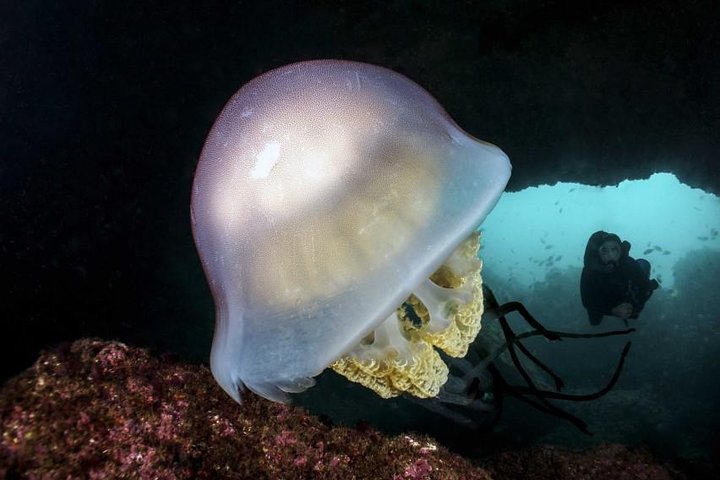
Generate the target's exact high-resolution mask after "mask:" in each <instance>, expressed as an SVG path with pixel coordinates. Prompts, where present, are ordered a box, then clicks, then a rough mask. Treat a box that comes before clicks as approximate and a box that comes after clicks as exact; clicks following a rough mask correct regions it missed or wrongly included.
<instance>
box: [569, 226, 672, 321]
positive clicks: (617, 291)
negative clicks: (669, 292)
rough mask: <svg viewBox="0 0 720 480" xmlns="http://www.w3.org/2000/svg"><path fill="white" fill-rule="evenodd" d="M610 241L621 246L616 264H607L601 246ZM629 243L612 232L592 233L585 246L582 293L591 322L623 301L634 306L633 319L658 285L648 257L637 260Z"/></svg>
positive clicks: (610, 311)
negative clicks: (651, 275) (633, 256)
mask: <svg viewBox="0 0 720 480" xmlns="http://www.w3.org/2000/svg"><path fill="white" fill-rule="evenodd" d="M607 240H614V241H616V242H618V244H620V246H621V255H620V260H619V261H618V262H617V264H605V263H603V261H602V260H601V259H600V254H599V253H598V249H599V248H600V246H601V245H602V244H603V243H604V242H606V241H607ZM629 252H630V243H629V242H622V241H620V237H618V236H617V235H615V234H613V233H607V232H603V231H598V232H595V233H593V234H592V235H591V236H590V239H589V240H588V243H587V246H586V247H585V259H584V266H583V271H582V276H581V278H580V296H581V298H582V303H583V306H584V307H585V309H586V310H587V312H588V317H589V319H590V323H591V324H592V325H598V324H599V323H600V322H601V321H602V317H603V316H604V315H612V309H613V308H615V307H617V306H618V305H620V304H621V303H626V302H627V303H629V304H631V305H632V307H633V311H632V314H631V315H630V318H637V316H638V313H640V311H641V310H642V309H643V307H644V306H645V302H647V300H648V298H650V295H652V292H653V291H654V290H655V289H656V288H657V287H658V283H657V282H656V281H655V280H650V263H649V262H648V261H647V260H645V259H638V260H635V259H634V258H632V257H631V256H630V255H629Z"/></svg>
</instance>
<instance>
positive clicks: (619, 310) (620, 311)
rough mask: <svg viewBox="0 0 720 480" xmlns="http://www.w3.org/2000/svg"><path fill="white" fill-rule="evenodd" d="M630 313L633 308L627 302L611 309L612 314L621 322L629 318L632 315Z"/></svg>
mask: <svg viewBox="0 0 720 480" xmlns="http://www.w3.org/2000/svg"><path fill="white" fill-rule="evenodd" d="M632 312H633V306H632V304H630V303H628V302H624V303H621V304H620V305H618V306H617V307H615V308H613V309H612V314H613V315H615V316H616V317H618V318H622V319H623V320H626V319H627V318H629V317H630V315H632Z"/></svg>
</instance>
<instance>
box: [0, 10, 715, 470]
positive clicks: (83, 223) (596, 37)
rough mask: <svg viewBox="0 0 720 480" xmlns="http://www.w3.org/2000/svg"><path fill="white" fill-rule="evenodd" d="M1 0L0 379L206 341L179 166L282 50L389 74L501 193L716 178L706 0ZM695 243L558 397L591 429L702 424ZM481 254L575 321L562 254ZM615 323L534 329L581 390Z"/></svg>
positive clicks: (544, 308)
mask: <svg viewBox="0 0 720 480" xmlns="http://www.w3.org/2000/svg"><path fill="white" fill-rule="evenodd" d="M5 3H6V4H4V5H3V6H1V7H0V64H1V65H2V70H0V271H2V279H3V282H2V283H3V285H4V286H3V287H2V289H1V290H0V321H1V322H2V326H3V334H2V335H0V338H2V341H1V342H2V349H0V351H2V361H1V362H0V378H3V379H5V378H7V377H9V376H11V375H13V374H15V373H17V372H19V371H21V370H22V369H24V368H26V367H27V366H29V365H30V364H31V363H32V361H33V360H34V359H35V358H36V356H37V353H38V351H39V349H41V348H45V347H47V346H50V345H53V344H56V343H58V342H61V341H67V340H73V339H76V338H79V337H84V336H99V337H102V338H107V339H120V340H122V341H125V342H128V343H131V344H134V345H140V346H147V347H151V348H154V349H157V350H159V351H160V350H163V351H164V350H170V351H172V352H175V353H176V354H178V355H179V356H181V357H183V358H186V359H188V360H189V361H195V362H205V361H207V355H208V352H209V345H210V339H211V335H212V321H213V306H212V300H211V298H210V296H209V291H208V289H207V286H206V283H205V279H204V277H203V274H202V271H201V268H200V265H199V262H198V260H197V256H196V254H195V251H194V247H193V244H192V238H191V233H190V228H189V192H190V185H191V182H192V175H193V172H194V168H195V164H196V161H197V158H198V156H199V153H200V149H201V148H202V145H203V141H204V138H205V135H206V134H207V131H208V130H209V128H210V126H211V125H212V122H213V120H214V118H215V116H216V115H217V113H218V112H219V110H220V109H221V108H222V106H223V104H224V102H225V101H226V100H227V99H228V98H229V97H230V96H231V95H232V93H234V92H235V91H236V90H237V89H238V88H239V87H240V85H242V84H243V83H245V82H246V81H248V80H249V79H251V78H252V77H254V76H255V75H257V74H259V73H261V72H263V71H266V70H269V69H271V68H273V67H276V66H278V65H282V64H285V63H289V62H292V61H298V60H304V59H310V58H327V57H333V58H346V59H354V60H361V61H367V62H371V63H377V64H380V65H383V66H386V67H389V68H392V69H394V70H397V71H399V72H401V73H404V74H405V75H408V76H409V77H410V78H412V79H413V80H415V81H416V82H418V83H419V84H421V85H422V86H424V87H425V88H427V89H428V90H429V91H430V92H431V93H432V94H433V95H435V96H436V97H437V98H438V100H439V101H440V103H441V104H443V105H444V106H445V107H446V109H447V110H448V111H449V113H450V114H451V116H453V118H455V119H456V120H457V121H458V123H459V124H460V125H461V126H462V127H463V128H464V129H466V130H467V131H468V132H470V133H471V134H473V135H475V136H477V137H479V138H483V139H485V140H489V141H492V142H493V143H495V144H497V145H499V146H501V147H502V148H503V149H504V150H505V151H506V152H507V153H508V154H509V156H510V157H511V160H512V162H513V167H514V170H513V177H512V179H511V181H510V184H509V187H508V188H509V189H510V190H518V189H521V188H524V187H526V186H528V185H535V184H541V183H553V182H555V181H560V180H562V181H581V182H584V183H594V184H602V183H616V182H617V181H619V180H621V179H624V178H633V177H644V176H647V175H649V174H650V173H652V172H654V171H670V172H673V173H675V174H676V175H678V177H679V178H680V179H681V180H683V181H684V182H686V183H687V184H689V185H691V186H694V187H703V188H706V189H708V190H710V191H714V192H715V193H718V192H720V176H719V175H718V171H720V170H718V168H719V167H718V159H719V152H720V148H719V147H720V140H719V138H718V136H717V132H718V131H720V107H719V105H720V97H719V95H720V93H719V92H720V91H719V90H718V89H717V88H715V87H716V86H717V85H718V84H719V83H720V62H718V61H717V59H716V52H717V51H718V50H719V48H720V36H719V35H720V34H719V33H718V32H720V28H719V27H720V24H719V21H718V18H720V17H719V15H720V11H719V10H718V4H717V2H713V1H694V2H693V1H690V2H688V1H683V2H680V1H669V0H661V1H658V2H639V1H638V2H622V3H617V2H602V1H599V2H562V1H548V2H523V1H512V0H508V1H497V2H480V4H479V5H476V4H475V2H458V3H457V5H453V6H449V5H448V3H447V2H390V3H387V2H349V1H348V2H344V1H341V2H326V1H311V2H280V1H263V2H249V1H244V2H243V1H240V2H238V1H235V2H211V3H199V2H185V1H179V2H172V3H171V4H170V5H168V6H165V5H160V4H153V3H147V2H129V3H123V4H122V5H121V4H119V3H118V2H110V1H94V2H82V3H74V2H47V1H40V0H34V1H26V2H14V3H13V2H5ZM708 255H710V254H707V253H702V252H699V253H696V254H688V257H687V259H686V260H685V261H684V262H685V263H683V264H682V265H684V266H683V267H682V268H684V269H685V270H683V272H681V275H684V276H685V278H686V280H685V282H684V285H692V288H690V287H688V289H687V290H679V289H678V290H677V292H675V293H673V295H675V296H670V294H669V293H667V294H666V293H664V292H658V294H657V295H656V298H654V299H653V301H652V302H651V304H649V305H648V308H647V309H646V312H645V313H644V314H643V317H642V318H641V320H640V322H641V324H642V328H639V331H638V332H637V333H636V334H635V336H634V339H633V342H634V343H633V347H632V350H631V354H630V357H629V359H628V363H627V366H626V369H625V371H624V373H623V376H622V377H621V380H620V382H619V383H618V386H617V388H616V389H615V390H614V391H613V392H612V393H611V394H610V395H608V396H607V397H606V398H605V399H603V400H602V401H598V402H596V403H593V404H588V405H578V406H572V407H568V408H572V409H573V412H574V413H576V414H577V415H579V416H581V417H583V418H585V419H586V420H587V421H588V423H589V424H590V425H591V426H592V427H593V428H594V429H596V430H597V431H598V433H597V436H596V437H592V439H593V441H594V439H617V440H618V441H623V442H628V443H634V442H646V443H651V444H653V445H655V446H657V447H658V448H661V449H668V450H670V451H673V452H676V453H677V454H681V455H686V456H692V455H695V454H698V452H700V453H702V452H706V451H708V449H709V448H711V446H712V445H716V444H717V436H716V435H715V434H713V429H714V431H717V425H718V424H717V420H718V419H717V414H716V413H714V411H713V404H714V400H716V399H717V398H718V391H717V386H716V382H713V381H712V380H713V379H717V378H718V375H717V373H718V372H717V367H716V365H715V362H714V359H717V358H718V351H717V335H718V331H717V321H716V317H713V318H710V319H708V318H706V317H705V315H710V316H712V315H716V312H717V311H718V310H717V308H716V307H717V300H716V299H717V296H716V295H714V292H715V290H716V289H717V278H718V277H717V275H715V276H707V277H702V276H700V275H698V274H697V273H695V270H694V269H693V265H696V264H699V263H700V264H707V263H708V262H711V261H712V262H716V261H717V259H715V258H714V257H712V258H711V257H708ZM715 265H716V263H715ZM489 275H490V279H491V280H492V283H493V284H494V285H497V288H498V289H499V291H500V292H503V295H504V298H503V299H504V300H510V299H517V298H522V299H523V301H524V302H525V303H526V305H527V306H528V308H530V309H531V310H532V311H533V313H534V314H535V315H536V316H537V317H538V318H540V319H542V320H543V321H546V322H548V324H551V325H553V326H554V325H555V322H557V325H562V326H563V327H568V326H572V322H573V321H576V319H574V318H563V312H564V309H563V306H562V305H558V304H557V301H560V300H557V301H556V300H555V299H556V298H562V297H563V296H561V295H556V294H555V292H558V291H563V292H567V295H569V296H571V295H576V293H575V292H574V290H573V289H574V288H575V286H576V280H577V279H576V276H577V272H574V271H559V272H558V274H557V276H556V277H553V278H552V279H551V280H548V282H547V283H546V284H542V285H537V286H536V287H535V288H534V289H533V290H532V291H530V292H518V291H513V290H512V289H510V288H509V287H508V286H505V287H504V286H503V278H492V274H491V273H489ZM543 291H545V293H544V294H540V293H539V292H543ZM713 302H714V303H713ZM713 319H714V320H715V321H714V322H713V321H711V320H713ZM713 325H714V326H713ZM558 328H559V327H558ZM623 342H624V341H623V340H622V339H613V340H607V341H604V342H600V341H593V342H591V343H589V344H587V345H584V344H583V345H582V346H580V345H581V344H580V342H577V344H576V345H575V344H573V345H562V347H563V348H562V349H560V348H559V347H557V346H556V345H544V344H542V343H540V344H539V345H537V346H535V347H536V348H537V349H538V350H539V352H540V353H542V354H543V355H546V354H547V355H548V356H550V357H551V358H557V359H561V360H566V361H565V362H564V363H563V365H564V366H566V365H568V364H570V365H572V364H574V363H577V362H575V360H576V359H578V358H583V359H584V360H587V361H586V362H584V363H583V368H578V369H577V370H573V369H570V371H566V372H565V375H566V377H567V380H568V383H572V384H574V385H579V386H583V387H587V388H595V387H596V386H598V385H601V384H602V383H603V380H604V379H606V378H607V376H608V375H609V372H611V371H612V369H613V366H614V362H615V361H616V360H617V355H618V353H619V351H620V350H621V349H622V344H623ZM567 343H570V342H567ZM545 349H552V352H550V351H547V352H546V351H545ZM344 388H350V387H345V386H341V385H338V386H337V391H338V392H343V391H344V390H343V389H344ZM392 408H394V409H395V411H396V413H397V412H402V411H404V409H403V407H401V406H400V407H392ZM518 408H519V407H518ZM576 408H577V410H576ZM511 409H513V410H511ZM418 415H420V414H418ZM367 416H368V417H371V416H372V413H368V415H367ZM398 416H402V415H400V414H399V413H398ZM435 418H436V417H433V416H432V415H428V417H426V419H427V422H426V423H428V424H429V423H432V422H434V421H437V420H435ZM503 418H504V421H503V423H502V424H501V425H500V426H499V427H498V428H499V429H498V433H497V434H498V435H501V436H502V438H503V439H505V440H506V441H508V442H510V443H513V442H519V441H522V442H535V441H558V442H563V441H567V439H568V438H572V439H573V440H572V441H579V440H577V439H578V438H585V437H580V436H577V435H576V434H575V432H573V431H572V429H569V430H568V427H564V426H562V423H558V422H557V421H556V420H554V419H547V418H546V417H544V416H542V415H539V414H537V415H535V414H534V413H532V412H530V413H528V412H527V411H526V410H521V411H518V410H517V409H516V407H512V406H508V411H506V413H505V415H504V416H503ZM628 418H631V419H633V421H632V422H627V421H626V420H627V419H628ZM407 423H408V424H413V423H423V422H418V420H417V418H416V417H414V416H412V415H411V416H410V418H409V419H408V420H407ZM442 425H443V424H442V423H441V424H440V426H439V427H438V429H439V430H442V429H443V427H442ZM505 440H504V441H505Z"/></svg>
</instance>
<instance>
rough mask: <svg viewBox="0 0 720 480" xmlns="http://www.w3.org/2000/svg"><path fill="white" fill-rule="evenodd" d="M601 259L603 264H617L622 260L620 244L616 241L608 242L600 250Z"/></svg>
mask: <svg viewBox="0 0 720 480" xmlns="http://www.w3.org/2000/svg"><path fill="white" fill-rule="evenodd" d="M598 254H600V259H601V260H602V261H603V263H610V262H615V263H616V262H617V261H618V260H620V244H619V243H618V242H616V241H615V240H607V241H605V242H603V244H602V245H600V248H599V249H598Z"/></svg>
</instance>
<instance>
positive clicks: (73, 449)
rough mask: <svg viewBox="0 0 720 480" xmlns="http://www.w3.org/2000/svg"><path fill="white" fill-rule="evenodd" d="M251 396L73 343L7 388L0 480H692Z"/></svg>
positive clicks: (123, 352)
mask: <svg viewBox="0 0 720 480" xmlns="http://www.w3.org/2000/svg"><path fill="white" fill-rule="evenodd" d="M243 398H244V402H243V404H242V405H237V404H236V403H235V402H233V401H231V400H230V399H229V398H228V397H227V395H225V393H224V392H223V391H222V390H221V389H220V387H218V386H217V385H216V383H215V382H214V380H213V378H212V376H211V374H210V372H209V370H208V369H207V368H206V367H204V366H196V365H188V364H183V363H180V362H177V361H175V360H172V359H170V358H165V357H162V356H161V357H155V356H152V355H150V353H149V352H148V351H146V350H143V349H139V348H133V347H129V346H127V345H125V344H122V343H118V342H107V341H101V340H95V339H83V340H79V341H76V342H74V343H72V344H65V345H62V346H60V347H57V348H55V349H53V350H50V351H46V352H45V353H43V354H42V355H41V357H40V358H39V359H38V360H37V362H36V363H35V364H34V365H33V366H32V367H31V368H29V369H28V370H26V371H25V372H24V373H22V374H21V375H19V376H17V377H15V378H13V379H11V380H10V381H8V382H7V383H6V384H5V385H4V386H3V388H2V390H0V421H1V424H2V439H1V441H0V478H22V479H40V478H42V479H60V478H63V479H69V478H89V479H102V478H140V479H185V478H188V479H189V478H192V479H222V478H253V479H255V480H260V479H265V478H283V479H300V478H318V479H351V478H356V479H364V478H373V479H376V478H383V479H392V480H412V479H418V480H420V479H425V480H429V479H447V480H450V479H461V478H462V479H505V478H508V479H509V478H528V479H545V478H548V479H550V478H553V479H565V478H567V479H570V478H572V479H583V478H588V479H590V478H593V479H603V478H608V479H610V478H613V479H660V480H662V479H673V478H684V476H683V475H682V474H680V473H678V472H676V471H674V470H673V469H671V468H670V467H668V466H665V465H662V464H660V463H658V462H657V460H655V459H653V458H652V456H651V455H650V454H649V453H647V452H644V451H631V450H629V449H627V448H626V447H624V446H621V445H603V446H601V447H595V448H594V449H592V450H589V451H585V452H569V451H565V450H560V449H556V448H553V447H545V446H538V447H536V448H533V449H530V450H527V451H521V452H504V453H500V454H497V455H494V456H493V457H492V458H487V459H483V460H481V461H476V462H474V463H472V462H470V461H469V460H467V459H465V458H462V457H460V456H458V455H456V454H454V453H452V452H450V451H448V450H447V449H445V448H444V447H442V446H441V445H438V444H437V442H435V440H433V439H432V438H430V437H428V436H424V435H417V434H413V433H408V434H403V435H398V436H393V437H389V436H385V435H383V434H381V433H380V432H378V431H376V430H375V429H374V428H372V427H370V426H368V425H358V426H356V427H352V428H351V427H345V426H334V425H332V424H331V422H330V421H328V420H326V419H322V418H318V417H315V416H312V415H309V414H308V413H307V412H306V411H305V410H303V409H300V408H298V407H294V406H290V405H284V404H279V403H273V402H270V401H267V400H264V399H262V398H259V397H257V396H255V395H252V394H247V395H245V396H244V397H243Z"/></svg>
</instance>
